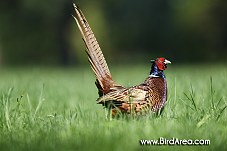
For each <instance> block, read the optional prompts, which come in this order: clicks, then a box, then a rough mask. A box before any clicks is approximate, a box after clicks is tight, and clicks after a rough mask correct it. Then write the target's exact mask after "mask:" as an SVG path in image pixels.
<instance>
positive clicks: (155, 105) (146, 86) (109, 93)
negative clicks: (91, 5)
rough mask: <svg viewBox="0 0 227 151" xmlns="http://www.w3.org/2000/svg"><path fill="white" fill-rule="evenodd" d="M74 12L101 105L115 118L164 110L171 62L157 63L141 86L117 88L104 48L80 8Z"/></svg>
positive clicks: (154, 62)
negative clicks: (165, 73) (123, 114)
mask: <svg viewBox="0 0 227 151" xmlns="http://www.w3.org/2000/svg"><path fill="white" fill-rule="evenodd" d="M74 8H75V11H76V15H75V17H74V18H75V20H76V22H77V25H78V27H79V29H80V31H81V34H82V36H83V40H84V43H85V45H86V48H87V50H86V53H87V55H88V60H89V62H90V65H91V68H92V70H93V71H94V73H95V75H96V82H95V84H96V86H97V88H98V93H99V98H98V99H97V103H98V104H102V105H103V106H105V107H107V108H111V109H112V114H113V115H116V114H118V113H119V112H120V113H131V112H135V113H136V114H141V113H144V112H148V111H153V112H156V111H158V110H160V109H162V108H163V107H164V104H165V102H166V100H167V82H166V78H165V75H164V70H165V69H166V68H167V64H168V63H171V62H170V61H168V60H166V59H165V58H157V59H156V60H153V61H152V66H151V70H150V74H149V76H148V78H147V79H146V80H145V81H144V82H143V83H141V84H139V85H136V86H132V87H128V88H126V87H123V86H121V85H119V84H117V83H116V82H115V81H113V79H112V76H111V74H110V71H109V68H108V66H107V63H106V60H105V58H104V56H103V53H102V51H101V48H100V47H99V44H98V42H97V40H96V38H95V36H94V34H93V32H92V30H91V28H90V26H89V24H88V22H87V20H86V18H85V16H84V15H83V13H82V11H81V10H80V9H79V7H78V6H77V5H75V4H74Z"/></svg>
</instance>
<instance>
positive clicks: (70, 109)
mask: <svg viewBox="0 0 227 151" xmlns="http://www.w3.org/2000/svg"><path fill="white" fill-rule="evenodd" d="M111 69H112V70H111V71H112V74H113V77H114V79H115V80H116V81H117V82H118V83H120V84H123V85H125V86H130V85H135V84H138V83H140V82H142V81H143V80H144V79H145V78H146V76H147V74H148V73H149V71H148V70H149V66H147V65H146V66H142V65H141V66H125V67H111ZM166 76H167V80H168V102H167V104H166V106H165V109H164V112H163V114H162V115H160V116H155V115H152V114H151V115H149V116H144V117H141V118H140V119H133V118H127V119H125V118H120V119H112V120H110V119H107V118H106V111H105V110H104V109H103V107H102V106H101V105H97V104H96V102H95V100H96V99H97V96H98V95H97V89H96V87H95V85H94V80H95V78H94V76H93V73H92V71H91V69H90V68H88V67H87V68H70V69H57V68H55V69H51V68H48V69H47V68H44V69H43V68H34V69H18V68H17V69H1V71H0V91H1V94H0V150H1V151H4V150H6V151H9V150H15V151H16V150H19V151H20V150H21V151H25V150H33V151H35V150H42V151H44V150H46V151H51V150H54V151H55V150H59V151H69V150H73V151H74V150H99V151H102V150H103V151H106V150H119V151H120V150H138V151H139V150H199V151H201V150H226V149H227V143H226V142H227V135H226V134H227V126H226V123H227V109H226V106H227V98H226V97H227V91H226V88H227V68H226V66H224V65H222V66H220V65H200V66H197V65H194V66H174V65H170V66H169V68H168V69H167V71H166ZM159 137H164V138H167V139H170V138H172V137H175V138H178V139H210V141H211V144H210V145H207V146H206V145H205V146H187V145H186V146H167V145H163V146H149V145H148V146H142V145H140V143H139V140H140V139H158V138H159Z"/></svg>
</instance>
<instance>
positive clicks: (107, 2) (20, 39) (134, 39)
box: [0, 0, 227, 66]
mask: <svg viewBox="0 0 227 151" xmlns="http://www.w3.org/2000/svg"><path fill="white" fill-rule="evenodd" d="M73 2H76V3H77V4H78V5H79V6H80V8H81V9H82V10H83V12H84V14H85V16H86V17H87V19H88V21H89V23H90V25H91V27H92V29H93V31H94V33H95V34H96V37H97V39H98V41H99V43H100V45H101V48H102V50H103V51H104V54H105V57H106V59H107V60H108V62H110V63H116V64H121V63H129V64H131V63H146V62H147V61H148V60H150V59H154V58H156V57H160V56H163V57H166V58H168V59H170V60H171V61H172V62H175V63H204V62H225V61H226V60H227V1H226V0H215V1H214V0H140V1H138V0H99V1H95V0H93V1H91V0H90V1H89V0H83V1H82V0H77V1H73ZM72 14H74V10H73V7H72V0H45V1H40V0H1V1H0V64H1V66H15V65H16V66H18V65H60V66H69V65H81V64H84V63H87V61H86V54H85V53H84V50H85V47H84V45H83V42H82V40H81V35H80V33H79V30H78V28H77V25H76V23H75V21H74V20H73V18H72V16H71V15H72Z"/></svg>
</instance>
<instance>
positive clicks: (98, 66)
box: [73, 4, 114, 95]
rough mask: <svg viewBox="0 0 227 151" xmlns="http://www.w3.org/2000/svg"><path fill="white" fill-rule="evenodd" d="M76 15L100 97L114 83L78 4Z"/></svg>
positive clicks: (75, 6)
mask: <svg viewBox="0 0 227 151" xmlns="http://www.w3.org/2000/svg"><path fill="white" fill-rule="evenodd" d="M73 5H74V8H75V11H76V15H75V16H73V17H74V19H75V20H76V22H77V25H78V27H79V29H80V32H81V34H82V37H83V40H84V43H85V45H86V47H87V50H86V53H87V55H88V60H89V62H90V65H91V68H92V70H93V71H94V73H95V75H96V79H97V81H96V86H97V88H98V89H99V95H102V94H106V93H108V92H109V91H110V89H111V88H112V87H113V86H114V81H113V80H112V76H111V74H110V71H109V68H108V66H107V63H106V60H105V58H104V56H103V53H102V51H101V48H100V46H99V44H98V42H97V40H96V38H95V36H94V33H93V32H92V30H91V28H90V26H89V24H88V22H87V20H86V18H85V16H84V15H83V13H82V11H81V10H80V9H79V7H78V6H77V5H76V4H73Z"/></svg>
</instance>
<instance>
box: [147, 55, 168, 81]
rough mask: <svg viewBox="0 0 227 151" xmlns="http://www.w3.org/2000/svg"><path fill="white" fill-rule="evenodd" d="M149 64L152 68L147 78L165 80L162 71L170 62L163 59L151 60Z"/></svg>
mask: <svg viewBox="0 0 227 151" xmlns="http://www.w3.org/2000/svg"><path fill="white" fill-rule="evenodd" d="M151 62H152V66H151V71H150V75H149V77H163V78H165V75H164V72H163V71H164V70H165V69H166V68H167V64H171V62H170V61H169V60H167V59H165V58H163V57H161V58H157V59H155V60H151Z"/></svg>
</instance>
